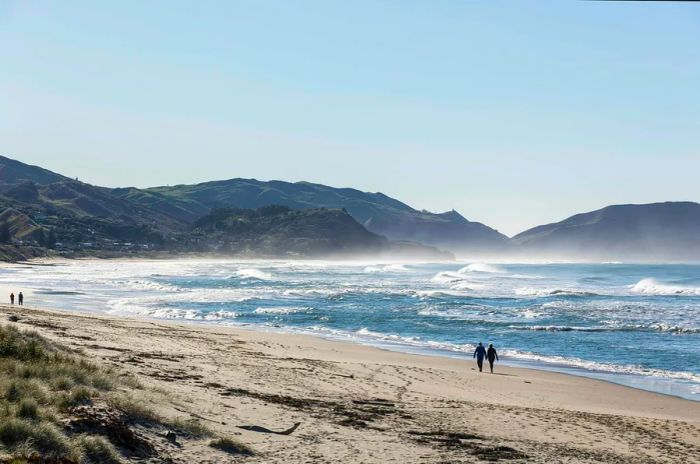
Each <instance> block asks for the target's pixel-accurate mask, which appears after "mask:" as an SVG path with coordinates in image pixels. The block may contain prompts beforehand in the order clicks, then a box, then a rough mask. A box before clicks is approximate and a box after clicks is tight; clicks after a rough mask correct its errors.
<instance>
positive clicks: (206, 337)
mask: <svg viewBox="0 0 700 464" xmlns="http://www.w3.org/2000/svg"><path fill="white" fill-rule="evenodd" d="M0 312H1V313H2V320H3V323H5V324H11V325H16V326H18V327H20V328H26V329H33V330H36V331H38V332H40V333H41V334H43V335H45V336H47V337H49V338H50V339H52V340H56V341H59V342H61V343H63V344H65V345H67V346H69V347H72V348H75V349H79V350H80V351H81V352H82V353H84V354H85V355H86V356H87V357H89V358H90V359H91V360H92V361H93V362H98V363H102V364H104V365H112V366H115V367H117V368H119V369H123V370H125V371H129V372H132V373H134V374H136V375H137V376H138V378H139V379H140V380H141V381H142V382H143V383H144V384H145V385H147V386H148V387H149V388H153V389H157V390H158V391H160V392H164V393H165V394H167V395H169V397H172V398H173V399H174V400H173V404H176V405H177V406H173V407H172V408H171V409H170V410H165V411H160V412H161V413H163V414H165V415H169V416H177V417H183V418H196V419H199V420H201V421H202V422H203V423H205V424H206V425H207V426H209V427H211V428H212V429H214V430H216V431H217V432H221V433H225V434H228V435H232V436H236V437H237V438H238V439H239V440H240V441H242V442H244V443H246V444H249V445H250V446H252V447H253V448H254V449H255V451H256V455H255V456H252V457H246V458H242V457H238V458H235V459H234V458H231V462H239V461H241V460H244V461H245V462H251V463H253V462H261V463H262V462H265V463H269V462H285V463H301V462H308V463H326V462H327V463H348V462H357V463H387V462H396V463H404V462H421V463H422V462H425V463H457V462H465V463H466V462H493V461H499V462H542V463H550V462H562V463H584V462H586V463H589V462H590V463H592V462H605V463H611V462H615V463H617V462H621V463H627V462H629V463H647V462H649V463H652V462H667V463H694V462H700V402H693V401H688V400H683V399H679V398H674V397H670V396H664V395H660V394H655V393H650V392H645V391H641V390H636V389H632V388H627V387H623V386H619V385H614V384H610V383H606V382H602V381H596V380H591V379H586V378H580V377H575V376H570V375H564V374H557V373H551V372H544V371H538V370H531V369H521V368H512V367H506V366H502V365H497V373H496V374H494V375H491V374H488V373H479V372H478V371H477V370H476V369H475V368H476V366H475V363H473V362H471V361H461V360H456V359H448V358H440V357H431V356H421V355H410V354H402V353H397V352H390V351H385V350H381V349H377V348H372V347H367V346H361V345H355V344H350V343H343V342H336V341H327V340H323V339H319V338H314V337H310V336H303V335H289V334H277V333H267V332H259V331H254V330H247V329H241V328H231V327H225V326H215V325H209V326H206V325H194V324H190V325H185V324H178V323H171V322H167V321H160V320H147V319H134V318H122V317H111V316H105V315H99V314H86V313H70V312H62V311H55V310H46V309H36V308H31V307H25V308H23V309H20V308H17V307H8V306H3V307H0ZM11 315H15V316H18V317H19V320H18V321H17V322H10V321H9V316H11ZM295 423H300V425H299V426H298V428H297V429H296V430H294V431H293V432H292V433H290V434H289V435H279V434H274V433H266V431H265V430H264V429H269V430H272V431H281V430H284V429H288V428H290V427H292V426H293V424H295ZM240 426H257V427H260V428H264V429H260V428H257V429H254V430H246V429H242V428H240ZM220 459H221V456H220V455H219V454H217V455H213V454H212V453H211V450H209V449H207V447H205V446H195V445H184V446H183V447H182V449H181V450H179V451H178V452H177V453H174V454H172V462H182V463H195V462H196V463H207V462H211V463H214V462H221V460H220Z"/></svg>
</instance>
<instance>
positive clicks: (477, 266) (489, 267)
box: [457, 263, 506, 274]
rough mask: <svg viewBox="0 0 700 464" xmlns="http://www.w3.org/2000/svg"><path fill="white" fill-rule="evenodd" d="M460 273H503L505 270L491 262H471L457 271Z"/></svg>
mask: <svg viewBox="0 0 700 464" xmlns="http://www.w3.org/2000/svg"><path fill="white" fill-rule="evenodd" d="M457 272H458V273H460V274H466V273H468V272H484V273H487V274H503V273H504V272H506V271H505V270H503V268H501V267H499V266H495V265H493V264H486V263H472V264H470V265H468V266H465V267H463V268H462V269H460V270H459V271H457Z"/></svg>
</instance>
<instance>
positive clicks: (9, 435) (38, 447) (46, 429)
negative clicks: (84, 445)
mask: <svg viewBox="0 0 700 464" xmlns="http://www.w3.org/2000/svg"><path fill="white" fill-rule="evenodd" d="M0 444H2V445H3V447H4V448H6V449H8V450H9V451H11V452H14V453H16V454H19V455H28V454H31V452H32V451H35V452H38V453H40V454H41V455H42V456H43V457H45V458H47V459H64V460H67V461H74V462H79V460H80V457H81V453H80V450H79V449H78V448H77V447H76V446H75V445H74V444H73V443H71V441H70V439H69V438H68V437H67V436H66V435H65V434H64V433H62V432H61V431H59V430H58V428H57V427H56V426H55V425H53V424H50V423H46V422H45V423H40V424H37V423H35V422H31V421H28V420H24V419H18V418H11V419H6V420H3V421H2V423H0Z"/></svg>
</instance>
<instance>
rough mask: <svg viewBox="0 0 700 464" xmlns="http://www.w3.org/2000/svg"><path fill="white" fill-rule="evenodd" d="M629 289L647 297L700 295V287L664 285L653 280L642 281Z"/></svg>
mask: <svg viewBox="0 0 700 464" xmlns="http://www.w3.org/2000/svg"><path fill="white" fill-rule="evenodd" d="M629 288H630V290H632V291H633V292H634V293H643V294H646V295H700V287H688V286H684V285H672V284H664V283H661V282H658V281H657V280H656V279H651V278H649V279H642V280H640V281H639V282H637V283H636V284H634V285H630V287H629Z"/></svg>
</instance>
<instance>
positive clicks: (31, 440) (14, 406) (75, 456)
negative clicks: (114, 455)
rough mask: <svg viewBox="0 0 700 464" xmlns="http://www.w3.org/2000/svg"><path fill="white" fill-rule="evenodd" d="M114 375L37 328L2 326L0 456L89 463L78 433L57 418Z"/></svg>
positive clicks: (108, 385)
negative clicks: (71, 434)
mask: <svg viewBox="0 0 700 464" xmlns="http://www.w3.org/2000/svg"><path fill="white" fill-rule="evenodd" d="M113 377H114V378H116V376H115V375H114V374H113V373H112V372H111V371H109V370H107V369H100V368H99V367H98V366H96V365H93V364H90V363H89V362H87V361H85V360H84V359H79V358H77V357H76V356H74V355H72V354H71V353H70V352H69V351H68V350H66V349H64V348H61V347H60V346H58V345H55V344H53V343H51V342H50V341H48V340H46V339H45V338H43V337H41V336H40V335H38V334H37V333H35V332H24V331H20V330H18V329H16V328H15V327H11V326H5V327H0V454H3V455H8V454H9V455H10V456H12V457H13V458H14V457H16V458H17V459H18V460H19V461H18V462H22V460H25V459H29V458H31V459H36V456H37V455H38V456H41V458H42V459H47V460H58V461H61V462H75V463H82V462H90V461H85V459H87V458H83V454H85V453H86V452H85V451H84V449H85V446H83V443H82V441H80V440H81V437H80V436H77V437H75V438H71V437H69V436H68V434H67V433H65V431H64V430H63V428H61V427H60V426H59V425H60V423H59V419H58V417H59V416H60V415H61V414H65V413H66V412H68V411H69V410H70V409H71V408H73V407H75V406H79V405H84V404H89V403H90V402H91V401H92V399H93V397H94V396H95V395H96V394H98V393H99V392H101V391H109V390H111V389H112V388H114V387H113V385H114V381H113V380H112V378H113ZM92 444H94V443H92ZM86 446H87V445H86ZM95 447H97V445H95V446H93V448H95ZM102 448H105V447H102ZM111 449H112V450H113V448H111ZM31 459H30V460H31ZM3 462H4V461H3ZM95 462H102V461H95ZM105 462H107V461H105Z"/></svg>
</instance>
